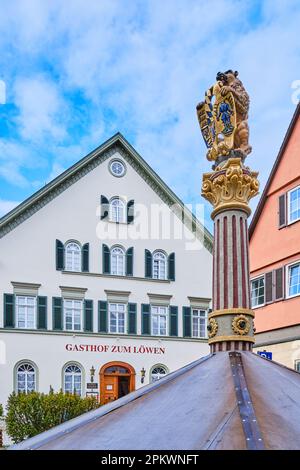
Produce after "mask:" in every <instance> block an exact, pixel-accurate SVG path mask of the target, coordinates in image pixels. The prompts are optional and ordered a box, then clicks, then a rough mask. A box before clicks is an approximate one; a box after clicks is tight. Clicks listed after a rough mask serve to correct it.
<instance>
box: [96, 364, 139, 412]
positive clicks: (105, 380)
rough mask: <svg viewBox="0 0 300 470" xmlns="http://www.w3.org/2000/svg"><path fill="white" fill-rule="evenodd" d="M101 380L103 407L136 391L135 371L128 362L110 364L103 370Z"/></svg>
mask: <svg viewBox="0 0 300 470" xmlns="http://www.w3.org/2000/svg"><path fill="white" fill-rule="evenodd" d="M99 379H100V403H101V405H104V404H105V403H109V402H110V401H114V400H117V399H118V398H121V397H123V396H125V395H127V394H128V393H130V392H133V390H135V370H134V368H133V367H132V366H131V365H130V364H127V363H126V362H108V363H107V364H105V365H104V366H103V367H102V368H101V370H100V377H99Z"/></svg>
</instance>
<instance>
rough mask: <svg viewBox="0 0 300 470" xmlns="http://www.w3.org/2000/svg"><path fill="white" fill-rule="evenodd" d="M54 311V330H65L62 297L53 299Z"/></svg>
mask: <svg viewBox="0 0 300 470" xmlns="http://www.w3.org/2000/svg"><path fill="white" fill-rule="evenodd" d="M52 310H53V330H62V329H63V299H62V298H61V297H53V298H52Z"/></svg>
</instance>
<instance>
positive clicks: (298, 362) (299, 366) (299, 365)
mask: <svg viewBox="0 0 300 470" xmlns="http://www.w3.org/2000/svg"><path fill="white" fill-rule="evenodd" d="M295 370H296V371H297V372H300V359H297V360H296V361H295Z"/></svg>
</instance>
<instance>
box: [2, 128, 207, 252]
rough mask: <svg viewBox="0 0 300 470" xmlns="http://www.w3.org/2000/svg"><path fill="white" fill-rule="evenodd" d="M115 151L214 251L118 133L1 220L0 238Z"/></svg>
mask: <svg viewBox="0 0 300 470" xmlns="http://www.w3.org/2000/svg"><path fill="white" fill-rule="evenodd" d="M115 151H118V152H120V154H121V155H122V157H124V159H125V160H127V161H128V162H129V163H130V164H131V165H132V166H133V167H134V169H135V170H136V171H137V172H138V173H139V174H140V175H141V177H142V178H144V180H145V181H146V182H147V183H148V184H149V185H150V186H151V187H152V189H153V190H154V191H155V192H156V193H157V194H158V195H159V196H160V198H161V199H162V200H163V201H164V202H165V203H166V204H167V205H168V206H169V207H172V208H173V211H174V212H176V211H177V212H178V214H177V215H178V216H179V217H180V218H181V219H182V215H183V213H184V220H183V222H184V223H185V224H186V225H187V227H188V228H189V229H190V230H192V231H194V232H195V233H196V235H197V237H198V238H199V239H201V240H203V243H204V246H205V247H206V248H207V249H208V250H209V251H210V252H212V245H213V236H212V234H211V233H210V232H209V230H207V228H206V227H204V226H203V225H202V223H201V222H200V221H199V220H198V219H197V218H196V217H195V215H194V214H192V213H191V211H190V210H189V209H188V208H187V207H186V206H185V205H184V204H183V202H182V201H181V200H180V199H179V198H178V196H176V194H175V193H174V192H173V191H172V190H171V189H170V188H169V187H168V186H167V184H166V183H165V182H164V181H163V180H162V179H161V178H160V177H159V176H158V174H157V173H156V172H155V171H154V170H153V169H152V168H151V167H150V165H148V163H147V162H146V161H145V160H144V159H143V158H142V157H141V155H139V154H138V152H137V151H136V150H135V149H134V148H133V147H132V145H130V143H129V142H128V141H127V140H126V139H125V137H124V136H123V135H122V134H120V133H119V132H118V133H117V134H115V135H114V136H112V137H111V138H110V139H108V140H107V141H106V142H104V143H103V144H102V145H100V146H99V147H97V148H96V149H95V150H93V151H92V152H90V153H89V154H88V155H86V156H85V157H84V158H82V159H81V160H79V161H78V162H77V163H75V164H74V165H72V166H71V167H70V168H68V169H67V170H66V171H64V172H63V173H61V174H60V175H59V176H57V177H56V178H55V179H53V180H52V181H50V182H49V183H48V184H46V185H45V186H44V187H43V188H41V189H40V190H38V191H37V192H36V193H34V194H33V195H32V196H30V197H29V198H28V199H26V200H25V201H23V202H22V203H21V204H19V205H18V206H17V207H15V208H14V209H12V210H11V211H10V212H8V213H7V214H6V215H4V216H3V217H2V218H0V238H1V237H3V236H5V235H6V234H7V233H8V232H10V231H11V230H13V229H14V228H15V227H16V226H17V225H19V224H20V223H22V222H23V221H24V220H26V219H27V218H28V217H30V216H31V215H32V214H34V213H35V212H36V211H38V210H39V209H40V208H41V207H43V206H44V205H45V204H47V203H48V202H50V201H51V200H52V199H54V198H55V197H56V196H57V195H58V194H60V193H61V192H62V191H64V190H65V189H66V188H68V187H69V186H70V185H72V184H73V183H75V182H76V181H78V179H80V178H82V177H83V176H84V175H85V174H87V173H88V172H89V171H91V170H93V169H94V168H95V167H96V166H98V165H100V164H101V163H102V162H104V161H105V160H106V159H107V158H109V157H110V156H111V155H112V154H113V153H114V152H115ZM177 212H176V213H177Z"/></svg>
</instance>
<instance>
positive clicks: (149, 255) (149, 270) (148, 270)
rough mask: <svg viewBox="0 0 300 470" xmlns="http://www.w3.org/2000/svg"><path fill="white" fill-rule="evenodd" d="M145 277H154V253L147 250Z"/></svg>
mask: <svg viewBox="0 0 300 470" xmlns="http://www.w3.org/2000/svg"><path fill="white" fill-rule="evenodd" d="M145 277H150V278H151V277H152V253H151V251H149V250H145Z"/></svg>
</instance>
